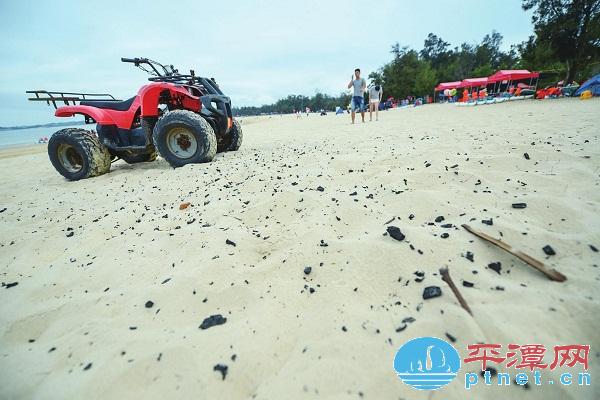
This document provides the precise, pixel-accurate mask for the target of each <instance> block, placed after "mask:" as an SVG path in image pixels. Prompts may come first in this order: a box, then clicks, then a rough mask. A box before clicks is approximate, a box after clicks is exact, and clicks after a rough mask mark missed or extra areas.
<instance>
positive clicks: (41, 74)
mask: <svg viewBox="0 0 600 400" xmlns="http://www.w3.org/2000/svg"><path fill="white" fill-rule="evenodd" d="M492 30H496V31H498V32H500V33H501V34H502V35H503V36H504V42H503V47H504V49H508V48H509V47H510V45H511V44H514V43H518V42H521V41H523V40H526V39H527V37H528V36H529V35H531V34H532V31H533V28H532V24H531V15H530V14H529V13H526V12H524V11H523V10H522V9H521V1H520V0H461V1H450V0H428V1H401V0H377V1H376V2H375V1H335V0H332V1H323V0H321V1H313V0H303V1H296V2H290V1H284V0H264V1H260V0H256V1H241V0H240V1H224V0H221V1H213V2H206V1H202V0H196V1H178V0H171V1H168V2H165V1H160V2H159V1H152V0H145V1H137V0H134V1H128V0H121V1H113V0H102V1H84V0H72V1H69V0H64V1H63V0H51V1H34V0H0V37H2V38H3V39H2V41H0V60H1V61H0V126H13V125H24V124H34V123H46V122H52V121H56V119H55V118H54V117H53V112H54V109H53V108H52V107H48V106H46V104H45V103H33V102H28V101H27V100H26V98H27V95H26V94H25V90H31V89H45V90H64V91H71V92H96V93H111V94H113V95H115V97H117V98H121V99H127V98H130V97H132V96H133V95H134V94H135V93H136V92H137V90H138V89H139V88H140V87H141V86H142V85H144V84H145V83H146V82H147V81H146V78H147V75H146V74H145V73H144V72H143V71H141V70H139V69H137V68H135V67H134V66H133V65H132V64H124V63H121V61H120V59H121V57H147V58H150V59H154V60H157V61H160V62H163V63H168V64H174V65H175V66H176V67H178V68H179V70H180V71H181V72H183V71H187V70H189V69H190V68H192V69H194V70H195V71H196V73H197V74H198V75H202V76H207V77H214V78H215V79H216V80H217V82H218V83H219V85H220V87H221V89H222V90H223V91H224V92H225V94H227V95H228V96H230V97H231V99H232V103H233V105H234V106H243V105H262V104H269V103H272V102H274V101H276V100H277V99H279V98H281V97H285V96H287V95H288V94H303V95H307V96H310V95H313V94H314V93H315V92H316V91H320V92H323V93H328V94H331V95H338V94H339V93H340V92H342V91H344V90H345V88H346V85H347V83H348V81H349V79H350V76H351V75H352V72H353V70H354V68H356V67H360V68H361V70H362V71H363V76H364V77H367V76H368V74H369V73H370V72H371V71H375V70H377V69H378V68H380V67H381V66H382V65H383V64H385V63H386V62H388V61H389V60H390V59H391V55H390V48H391V45H392V44H393V43H395V42H399V43H400V45H401V46H410V47H412V48H415V49H421V48H422V46H423V41H424V40H425V38H426V37H427V34H428V33H429V32H433V33H435V34H437V35H438V36H440V37H441V38H443V39H444V40H445V41H447V42H450V44H451V45H452V46H458V45H460V43H463V42H468V43H475V42H479V41H481V39H482V38H483V36H484V35H486V34H488V33H490V32H491V31H492Z"/></svg>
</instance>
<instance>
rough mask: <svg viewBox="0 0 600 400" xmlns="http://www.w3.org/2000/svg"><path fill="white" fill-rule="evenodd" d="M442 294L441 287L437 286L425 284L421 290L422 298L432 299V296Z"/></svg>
mask: <svg viewBox="0 0 600 400" xmlns="http://www.w3.org/2000/svg"><path fill="white" fill-rule="evenodd" d="M441 295H442V289H440V287H439V286H427V287H426V288H425V289H424V290H423V300H427V299H433V298H434V297H440V296H441Z"/></svg>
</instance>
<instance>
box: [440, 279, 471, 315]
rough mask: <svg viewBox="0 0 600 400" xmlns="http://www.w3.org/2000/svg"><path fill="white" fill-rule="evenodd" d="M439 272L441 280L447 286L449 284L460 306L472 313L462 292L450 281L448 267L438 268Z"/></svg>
mask: <svg viewBox="0 0 600 400" xmlns="http://www.w3.org/2000/svg"><path fill="white" fill-rule="evenodd" d="M440 274H441V275H442V280H443V281H444V282H446V283H447V284H448V286H450V289H452V292H453V293H454V295H455V296H456V298H457V299H458V302H459V303H460V305H461V306H462V308H464V309H465V311H467V312H468V313H469V314H471V315H473V312H472V311H471V308H470V307H469V305H468V304H467V301H466V300H465V298H464V297H463V296H462V294H461V293H460V292H459V291H458V288H457V287H456V285H455V284H454V281H452V278H451V277H450V271H449V270H448V268H447V267H442V268H440Z"/></svg>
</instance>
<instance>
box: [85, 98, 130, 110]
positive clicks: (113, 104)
mask: <svg viewBox="0 0 600 400" xmlns="http://www.w3.org/2000/svg"><path fill="white" fill-rule="evenodd" d="M134 100H135V96H133V97H132V98H130V99H129V100H125V101H117V100H108V101H96V100H87V101H86V100H84V101H80V102H79V105H81V106H90V107H96V108H105V109H108V110H116V111H127V110H129V107H131V104H133V101H134Z"/></svg>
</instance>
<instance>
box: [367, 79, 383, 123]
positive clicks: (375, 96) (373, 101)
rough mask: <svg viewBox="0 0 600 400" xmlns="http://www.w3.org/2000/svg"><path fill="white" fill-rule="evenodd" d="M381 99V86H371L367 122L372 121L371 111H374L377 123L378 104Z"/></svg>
mask: <svg viewBox="0 0 600 400" xmlns="http://www.w3.org/2000/svg"><path fill="white" fill-rule="evenodd" d="M382 97H383V88H382V87H381V85H375V86H371V88H370V89H369V121H373V109H375V121H379V103H380V102H381V98H382Z"/></svg>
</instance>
